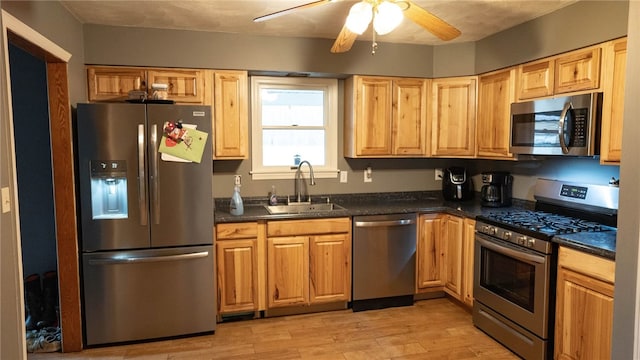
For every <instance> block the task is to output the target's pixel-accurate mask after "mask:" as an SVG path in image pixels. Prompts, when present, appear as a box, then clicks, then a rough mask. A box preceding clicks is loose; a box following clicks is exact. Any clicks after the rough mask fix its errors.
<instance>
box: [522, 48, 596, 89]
mask: <svg viewBox="0 0 640 360" xmlns="http://www.w3.org/2000/svg"><path fill="white" fill-rule="evenodd" d="M600 57H601V48H600V46H592V47H588V48H585V49H580V50H576V51H571V52H568V53H565V54H561V55H557V56H552V57H548V58H545V59H542V60H536V61H532V62H528V63H526V64H522V65H519V66H518V76H517V77H518V80H517V98H518V100H529V99H534V98H541V97H548V96H552V95H557V94H566V93H572V92H578V91H586V90H596V89H599V88H600Z"/></svg>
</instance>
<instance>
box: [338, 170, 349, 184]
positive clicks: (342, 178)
mask: <svg viewBox="0 0 640 360" xmlns="http://www.w3.org/2000/svg"><path fill="white" fill-rule="evenodd" d="M348 174H349V173H348V172H347V171H343V170H340V182H341V183H346V182H347V175H348Z"/></svg>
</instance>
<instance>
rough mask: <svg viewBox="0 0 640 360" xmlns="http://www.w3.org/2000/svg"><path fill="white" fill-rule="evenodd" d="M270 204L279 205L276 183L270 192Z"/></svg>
mask: <svg viewBox="0 0 640 360" xmlns="http://www.w3.org/2000/svg"><path fill="white" fill-rule="evenodd" d="M269 205H271V206H273V205H278V196H277V195H276V186H275V185H271V192H270V193H269Z"/></svg>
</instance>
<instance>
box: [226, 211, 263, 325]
mask: <svg viewBox="0 0 640 360" xmlns="http://www.w3.org/2000/svg"><path fill="white" fill-rule="evenodd" d="M265 252H266V250H265V239H264V224H258V223H255V222H248V223H228V224H218V225H216V268H217V279H218V284H217V286H218V299H219V302H218V313H219V314H221V315H222V314H229V313H237V312H246V311H259V310H264V309H265V306H266V305H265V290H264V288H265V281H266V279H265V269H264V264H265V260H264V257H265V256H266V255H265Z"/></svg>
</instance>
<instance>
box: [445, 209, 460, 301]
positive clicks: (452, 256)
mask: <svg viewBox="0 0 640 360" xmlns="http://www.w3.org/2000/svg"><path fill="white" fill-rule="evenodd" d="M445 219H446V220H445V222H444V245H443V246H444V267H443V280H444V291H445V292H446V293H448V294H449V295H451V296H453V297H454V298H456V299H458V300H462V236H463V223H464V220H463V219H462V218H459V217H456V216H451V215H447V217H446V218H445Z"/></svg>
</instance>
